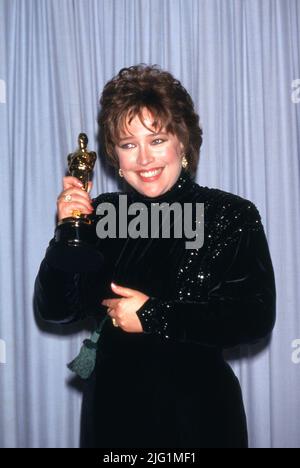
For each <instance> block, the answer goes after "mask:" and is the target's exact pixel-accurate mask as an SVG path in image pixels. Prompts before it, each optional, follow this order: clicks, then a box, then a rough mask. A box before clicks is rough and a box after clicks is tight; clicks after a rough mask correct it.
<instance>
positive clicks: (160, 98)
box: [98, 64, 202, 176]
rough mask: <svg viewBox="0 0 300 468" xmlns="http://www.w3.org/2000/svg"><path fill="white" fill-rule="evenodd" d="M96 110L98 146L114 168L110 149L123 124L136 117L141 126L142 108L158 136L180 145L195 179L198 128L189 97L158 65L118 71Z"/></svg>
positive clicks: (116, 160) (199, 140) (200, 135)
mask: <svg viewBox="0 0 300 468" xmlns="http://www.w3.org/2000/svg"><path fill="white" fill-rule="evenodd" d="M100 106H101V107H100V113H99V117H98V122H99V126H100V144H101V146H102V147H103V149H104V150H105V152H106V154H107V156H108V158H109V162H110V163H111V164H112V165H113V166H114V167H116V168H117V167H118V157H117V155H116V153H115V149H114V148H115V145H116V143H117V141H118V140H119V138H120V135H121V133H122V132H123V131H124V129H126V121H127V120H128V123H129V124H130V122H131V120H132V119H133V118H134V117H135V116H136V115H138V117H139V118H140V121H141V122H142V123H143V120H142V112H143V109H145V108H146V109H147V110H148V111H149V112H150V114H151V116H152V117H153V124H152V129H153V128H154V129H155V131H157V132H160V131H161V129H162V128H165V130H166V131H167V132H169V133H172V134H173V135H176V136H177V137H178V139H179V140H180V141H181V142H182V143H183V145H184V150H185V155H186V159H187V160H188V163H189V164H188V167H187V170H188V171H189V173H190V174H191V175H192V176H194V175H195V172H196V169H197V165H198V160H199V151H200V147H201V144H202V128H201V126H200V124H199V116H198V114H197V113H196V112H195V108H194V104H193V101H192V99H191V97H190V95H189V93H188V92H187V91H186V89H185V88H184V87H183V86H182V84H181V83H180V81H178V80H176V79H175V78H174V77H173V76H172V75H171V73H169V72H167V71H163V70H161V69H160V67H159V66H158V65H146V64H139V65H134V66H131V67H129V68H122V69H121V70H120V71H119V73H118V74H117V75H116V76H115V77H113V78H112V79H111V80H110V81H108V82H107V83H106V85H105V86H104V89H103V92H102V95H101V99H100ZM143 125H144V126H146V125H145V124H144V123H143ZM147 128H148V127H147ZM149 130H151V129H149Z"/></svg>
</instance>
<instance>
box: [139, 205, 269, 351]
mask: <svg viewBox="0 0 300 468" xmlns="http://www.w3.org/2000/svg"><path fill="white" fill-rule="evenodd" d="M253 210H254V211H255V210H256V208H255V207H254V205H253ZM211 255H213V253H212V254H211ZM215 257H216V259H215V260H214V261H213V260H211V262H210V265H211V269H210V275H211V280H210V287H209V289H208V293H207V295H206V297H203V300H201V298H200V299H197V300H195V301H194V300H193V299H192V297H193V296H196V297H197V294H196V292H197V291H196V289H197V277H198V276H199V275H198V273H199V270H198V271H197V268H195V267H193V274H194V280H193V283H194V284H195V287H194V294H193V295H190V296H189V297H190V298H188V297H186V298H184V299H181V300H161V299H159V298H157V297H150V298H149V299H148V301H147V302H146V303H145V304H144V305H143V306H142V307H141V308H140V309H139V311H138V312H137V315H138V317H139V319H140V321H141V323H142V327H143V331H144V333H151V334H156V335H160V336H161V337H162V338H163V339H168V340H178V341H181V342H197V343H199V344H201V345H205V346H221V347H224V348H226V347H231V346H236V345H241V344H246V343H251V342H254V341H257V340H259V339H261V338H263V337H265V336H266V335H268V334H269V333H270V332H271V330H272V328H273V326H274V323H275V304H276V289H275V278H274V271H273V266H272V261H271V257H270V252H269V247H268V243H267V239H266V236H265V232H264V228H263V226H262V224H261V221H260V216H259V217H258V218H257V219H256V220H255V222H253V223H252V222H248V221H247V220H246V221H245V223H244V224H243V226H242V227H239V228H238V229H236V230H235V231H233V232H231V233H230V234H228V236H227V238H225V239H224V241H223V242H222V245H220V246H219V250H218V255H215ZM190 278H191V275H190Z"/></svg>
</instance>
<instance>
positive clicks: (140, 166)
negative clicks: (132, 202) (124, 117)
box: [115, 109, 184, 197]
mask: <svg viewBox="0 0 300 468" xmlns="http://www.w3.org/2000/svg"><path fill="white" fill-rule="evenodd" d="M143 121H144V123H145V125H146V126H147V127H148V128H150V129H152V131H150V130H148V129H147V128H146V127H145V126H144V125H143V124H142V122H141V121H140V119H139V117H138V116H135V117H134V118H133V119H132V121H131V123H130V124H129V123H128V122H126V124H127V125H126V131H125V133H122V134H121V135H120V140H119V141H118V142H117V144H116V145H115V151H116V154H117V156H118V159H119V165H120V168H121V169H122V171H123V174H124V178H125V179H126V181H127V182H128V183H129V184H130V185H131V186H132V187H133V188H135V189H136V190H137V191H138V192H139V193H141V194H143V195H146V196H148V197H157V196H159V195H162V194H163V193H165V192H167V191H168V190H169V189H170V188H171V187H172V186H173V185H174V184H175V182H176V180H177V179H178V177H179V175H180V172H181V168H182V166H181V159H182V153H183V148H184V147H183V144H182V143H181V142H180V141H179V140H178V138H177V136H175V135H172V134H171V133H166V132H165V130H164V128H162V130H161V132H160V133H155V129H154V128H153V126H152V122H153V118H152V117H151V114H150V113H149V112H148V111H147V110H146V109H145V110H144V111H143Z"/></svg>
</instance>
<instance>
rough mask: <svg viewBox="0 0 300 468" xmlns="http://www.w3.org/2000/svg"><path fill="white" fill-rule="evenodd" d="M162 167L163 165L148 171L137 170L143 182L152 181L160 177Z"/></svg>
mask: <svg viewBox="0 0 300 468" xmlns="http://www.w3.org/2000/svg"><path fill="white" fill-rule="evenodd" d="M163 169H164V168H163V167H158V168H155V169H150V170H148V171H140V172H138V174H139V176H140V178H141V179H142V181H143V182H153V181H155V180H157V179H158V178H159V177H160V175H161V173H162V171H163Z"/></svg>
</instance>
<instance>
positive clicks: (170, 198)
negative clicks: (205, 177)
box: [129, 168, 194, 203]
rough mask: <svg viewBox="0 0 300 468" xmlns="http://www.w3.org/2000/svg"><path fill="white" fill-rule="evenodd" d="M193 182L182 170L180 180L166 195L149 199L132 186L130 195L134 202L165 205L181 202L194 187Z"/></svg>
mask: <svg viewBox="0 0 300 468" xmlns="http://www.w3.org/2000/svg"><path fill="white" fill-rule="evenodd" d="M193 184H194V183H193V181H192V179H191V176H190V175H189V173H188V172H187V171H186V170H185V169H183V168H182V169H181V172H180V174H179V177H178V179H177V180H176V182H175V183H174V184H173V185H172V187H171V188H170V189H169V190H167V191H166V192H165V193H163V194H161V195H159V196H157V197H148V196H147V195H144V194H142V193H140V192H138V191H137V190H136V189H135V188H133V187H132V186H131V187H130V192H129V193H130V195H131V197H132V199H133V201H136V202H143V203H163V202H175V201H179V200H180V199H181V198H182V197H184V195H185V194H186V193H187V191H189V189H190V188H191V187H192V186H193Z"/></svg>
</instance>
